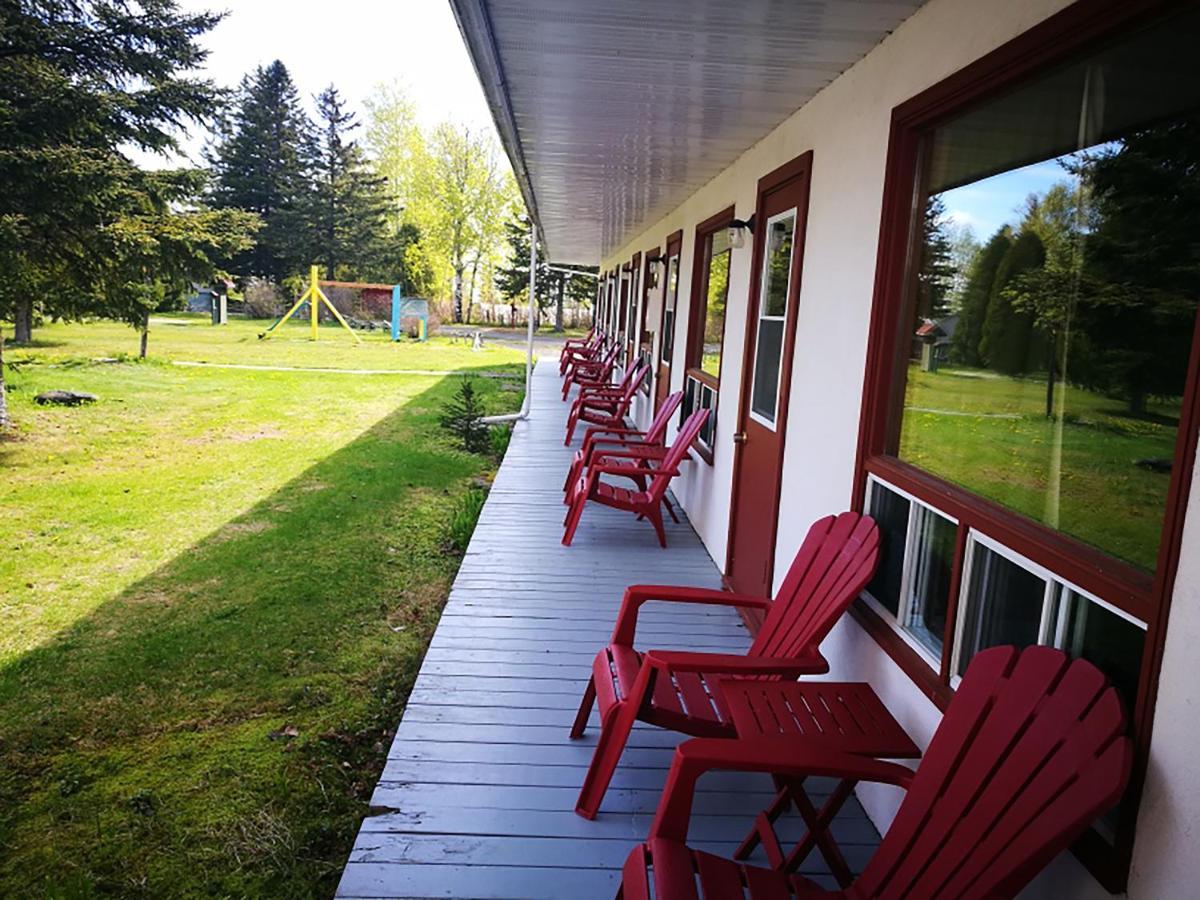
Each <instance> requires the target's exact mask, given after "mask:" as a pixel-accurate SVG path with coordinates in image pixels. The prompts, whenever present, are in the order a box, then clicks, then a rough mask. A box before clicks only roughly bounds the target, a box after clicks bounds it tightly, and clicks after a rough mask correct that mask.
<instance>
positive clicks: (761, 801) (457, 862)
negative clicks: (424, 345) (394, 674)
mask: <svg viewBox="0 0 1200 900" xmlns="http://www.w3.org/2000/svg"><path fill="white" fill-rule="evenodd" d="M531 410H532V412H531V415H530V418H529V419H528V420H527V421H525V422H521V423H518V425H517V426H516V428H515V429H514V433H513V437H512V441H511V443H510V445H509V449H508V453H507V455H506V456H505V459H504V462H503V463H502V465H501V466H500V470H499V472H498V473H497V475H496V479H495V483H494V484H493V486H492V489H491V492H490V493H489V496H488V500H487V503H486V504H485V505H484V508H483V512H482V513H481V515H480V518H479V525H478V527H477V528H476V530H475V533H474V535H473V536H472V539H471V543H470V546H469V547H468V548H467V552H466V554H465V555H464V557H463V563H462V567H461V569H460V571H459V573H458V577H457V578H456V579H455V582H454V585H453V587H452V589H451V592H450V597H449V599H448V600H447V603H446V607H445V611H444V612H443V615H442V618H441V621H440V622H439V624H438V628H437V630H436V632H435V634H434V636H433V639H432V641H431V643H430V646H429V651H428V653H427V655H426V657H425V660H424V662H423V664H422V667H421V672H420V674H419V675H418V677H417V681H416V684H415V685H414V687H413V690H412V693H411V695H410V697H409V701H408V705H407V707H406V709H405V710H404V714H403V717H402V718H401V721H400V725H399V728H398V729H397V731H396V737H395V740H394V742H393V744H392V746H391V748H390V749H389V752H388V760H387V764H386V766H385V768H384V771H383V774H382V777H381V778H380V781H379V784H378V785H377V786H376V788H375V792H374V795H373V797H372V806H373V808H374V809H375V810H376V812H377V814H376V815H372V816H369V817H368V818H367V819H366V820H364V822H363V825H362V828H361V830H360V832H359V835H358V838H357V840H356V841H355V844H354V848H353V850H352V852H351V854H350V859H349V861H348V863H347V865H346V868H345V870H344V872H343V874H342V879H341V883H340V884H339V887H338V896H341V897H356V898H366V897H377V898H382V897H480V898H484V897H486V898H537V897H565V896H571V897H578V898H591V897H611V896H612V895H613V893H614V892H615V890H616V887H617V884H618V883H619V880H620V878H619V873H620V866H621V863H622V862H623V861H624V858H625V856H626V854H627V853H628V852H629V849H630V848H631V847H632V846H633V845H634V843H636V841H638V840H640V839H641V838H643V837H644V836H645V833H646V829H647V827H648V826H649V823H650V819H651V817H652V815H653V812H654V808H655V806H656V804H657V802H658V796H659V792H660V788H661V785H662V782H663V779H664V778H665V775H666V769H667V766H668V765H669V763H670V758H671V752H672V749H673V747H674V746H675V744H676V743H677V742H678V741H679V740H680V738H679V736H678V735H674V734H669V733H667V732H664V731H661V730H659V729H655V728H651V727H649V726H646V725H642V724H639V725H638V726H636V727H635V728H634V731H633V733H632V734H631V735H630V739H629V745H628V749H627V750H626V752H625V755H624V756H623V757H622V761H621V766H620V767H619V768H618V770H617V773H616V775H615V777H614V778H613V782H612V787H611V788H610V790H609V792H608V795H607V797H606V798H605V802H604V805H603V807H602V809H601V812H600V815H599V816H598V817H597V818H596V820H595V821H594V822H587V821H585V820H583V819H581V818H579V817H578V816H576V815H575V814H574V812H573V809H574V803H575V797H576V795H577V792H578V789H579V785H580V784H581V783H582V781H583V774H584V771H585V769H586V767H587V764H588V761H589V760H590V757H591V753H592V748H593V747H594V746H595V739H596V731H595V727H596V718H595V714H593V718H592V722H591V725H590V727H589V730H588V733H587V734H586V735H585V737H584V738H583V739H581V740H579V741H571V740H569V739H568V737H567V730H568V728H569V727H570V724H571V720H572V719H573V717H574V712H575V709H576V708H577V705H578V702H579V696H580V694H581V692H582V690H583V687H584V684H585V683H586V681H587V678H588V675H589V674H590V666H591V661H592V657H593V655H594V654H595V652H596V650H597V649H598V648H599V647H600V646H601V645H602V644H604V643H605V642H606V641H607V639H608V637H609V635H610V634H611V632H612V627H613V620H614V618H615V616H616V612H617V607H618V606H619V604H620V599H621V594H622V592H623V591H624V589H625V587H626V586H627V585H629V584H634V583H638V582H643V583H671V584H688V585H696V586H701V587H720V575H719V573H718V571H717V569H716V567H715V566H714V565H713V562H712V560H711V559H710V558H709V556H708V553H707V552H706V551H705V549H704V547H703V545H702V544H701V543H700V541H699V539H698V538H697V537H696V534H695V532H694V531H693V530H692V528H691V526H690V525H689V524H688V523H687V521H686V519H684V520H683V521H682V522H681V523H678V524H676V523H672V522H670V521H668V522H667V526H666V527H667V540H668V542H669V548H668V549H667V550H662V549H660V548H659V546H658V544H657V542H656V541H655V540H654V534H653V531H652V529H651V528H650V526H649V525H648V524H646V523H645V522H637V521H635V520H634V519H633V518H632V517H631V516H629V515H628V514H627V513H620V512H617V511H614V510H608V509H604V508H601V507H593V508H589V509H588V510H587V512H586V514H585V515H584V518H583V521H582V523H581V524H580V527H579V530H578V532H577V534H576V537H575V542H574V546H572V547H569V548H568V547H563V546H561V544H560V543H559V539H560V538H561V536H562V518H563V514H564V512H565V508H564V507H563V505H562V493H561V484H562V477H563V474H564V473H565V472H566V468H567V464H568V461H569V459H570V455H571V452H572V451H571V450H570V449H568V448H565V447H564V446H563V444H562V435H563V427H564V422H565V419H566V411H567V406H566V404H564V403H563V402H562V401H561V400H560V399H559V381H558V378H557V369H556V366H555V365H554V364H553V362H542V363H540V364H539V365H538V367H537V368H536V370H535V372H534V378H533V393H532V396H531ZM576 445H578V442H577V444H576ZM690 464H691V465H697V463H695V462H693V463H690ZM681 518H682V513H681ZM638 637H639V644H641V645H652V646H657V647H662V648H667V649H703V650H712V651H717V652H739V651H741V650H743V649H744V648H745V647H746V646H747V644H748V642H749V637H748V635H747V632H746V629H745V627H744V626H743V625H742V623H741V621H740V620H739V619H738V617H737V615H736V614H735V613H733V612H732V611H731V610H727V609H722V608H717V607H695V606H678V607H673V606H669V605H667V604H649V605H647V606H646V607H644V608H643V611H642V614H641V616H640V617H639V628H638ZM811 787H812V793H813V795H814V799H818V800H819V799H820V798H821V797H822V795H824V794H825V793H827V792H828V790H829V789H830V785H829V784H828V783H827V782H825V781H823V780H814V781H813V783H812V785H811ZM769 796H770V783H769V781H768V780H767V779H766V778H765V777H763V776H757V775H748V774H741V773H716V774H713V775H710V776H707V777H705V778H704V779H703V780H702V782H701V786H700V791H699V793H698V796H697V800H696V810H695V817H694V821H693V828H692V832H691V835H692V840H693V843H694V844H695V845H696V846H702V847H704V848H705V849H710V850H712V851H713V852H716V853H725V854H728V853H730V852H731V851H732V849H733V848H734V847H735V846H736V844H737V842H738V841H739V840H740V839H741V838H742V837H743V836H744V834H745V832H746V829H747V828H748V827H749V825H750V823H751V820H752V818H753V816H754V815H755V814H756V813H757V812H758V811H759V810H761V809H762V807H763V806H764V805H765V803H766V802H767V800H768V798H769ZM834 834H835V836H837V837H838V839H839V840H840V841H841V842H842V846H843V850H844V852H845V854H846V857H847V859H848V860H849V861H850V863H851V866H852V867H854V868H855V869H856V870H857V869H858V868H860V867H861V866H862V865H863V864H864V863H865V862H866V859H867V858H868V857H869V854H870V852H871V850H872V849H873V848H874V846H875V844H876V843H877V842H878V835H877V833H876V832H875V829H874V827H873V826H872V825H871V823H870V821H869V820H868V819H867V818H866V816H865V814H864V813H863V811H862V808H861V807H860V806H859V805H858V803H857V801H855V800H853V799H852V800H851V801H850V802H849V803H848V804H847V805H846V808H845V809H844V811H843V813H842V814H841V815H840V816H839V818H838V821H837V822H836V823H835V827H834ZM798 836H799V825H798V823H795V822H787V823H784V824H783V825H782V826H781V837H798ZM802 871H803V872H804V873H805V874H807V875H809V876H810V877H814V878H816V879H817V880H818V881H823V880H824V879H825V878H826V877H827V873H826V871H825V869H824V866H823V863H822V861H821V860H820V859H819V858H816V857H810V858H809V860H808V861H807V862H806V863H805V865H804V867H803V868H802Z"/></svg>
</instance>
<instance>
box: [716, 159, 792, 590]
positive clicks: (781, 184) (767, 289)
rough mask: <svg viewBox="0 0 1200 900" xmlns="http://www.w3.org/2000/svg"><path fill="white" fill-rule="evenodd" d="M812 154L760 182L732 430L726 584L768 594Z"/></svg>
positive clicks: (776, 523)
mask: <svg viewBox="0 0 1200 900" xmlns="http://www.w3.org/2000/svg"><path fill="white" fill-rule="evenodd" d="M811 170H812V154H811V153H806V154H804V155H803V156H801V157H800V158H799V159H796V160H793V161H792V162H790V163H788V164H787V165H785V166H783V167H782V168H780V169H778V170H776V171H775V172H772V173H771V174H770V175H767V176H766V177H765V178H763V179H761V180H760V181H759V183H758V205H757V209H756V210H755V223H756V227H755V229H754V231H755V234H754V261H753V265H754V268H753V269H752V271H753V272H754V273H755V276H756V277H754V278H753V279H752V281H751V288H750V302H749V304H748V310H747V316H748V317H749V318H748V321H747V324H746V352H745V362H744V363H743V368H742V397H741V405H740V412H739V416H740V421H739V424H738V430H737V433H736V434H735V435H734V439H733V440H734V446H735V451H736V455H735V457H734V464H733V502H732V505H731V510H732V515H731V516H730V520H729V552H728V557H727V558H726V561H725V572H726V580H727V581H728V582H729V586H730V587H731V588H732V589H733V590H735V591H737V592H739V593H745V594H754V595H757V596H760V597H766V596H770V594H771V580H772V577H773V574H774V573H773V566H774V560H775V532H776V529H777V526H778V521H779V487H780V482H781V480H782V470H783V443H784V437H785V435H786V433H787V398H788V389H789V386H790V384H791V377H792V347H793V345H794V343H795V339H796V314H797V310H796V306H797V299H798V298H799V296H800V272H801V268H802V266H803V261H804V228H805V220H806V218H807V212H808V185H809V175H810V172H811Z"/></svg>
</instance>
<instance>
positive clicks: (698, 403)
mask: <svg viewBox="0 0 1200 900" xmlns="http://www.w3.org/2000/svg"><path fill="white" fill-rule="evenodd" d="M732 218H733V207H730V208H729V209H725V210H722V211H721V212H719V213H717V214H716V215H714V216H712V217H711V218H709V219H707V220H705V221H704V222H701V223H700V224H699V225H697V226H696V244H695V247H696V250H695V255H694V256H693V263H692V294H691V302H690V304H689V305H688V335H687V345H686V346H687V360H686V362H687V369H686V375H685V377H684V385H683V390H684V395H683V405H682V407H681V408H680V414H681V415H682V416H685V417H686V416H689V415H691V413H692V412H694V411H695V410H697V409H707V410H709V411H710V415H709V417H708V419H707V421H705V423H704V428H703V429H701V432H700V434H699V436H698V437H697V439H696V445H697V449H698V451H699V453H700V456H701V457H702V458H704V459H705V460H706V461H708V462H712V459H713V440H714V437H715V434H716V428H717V398H718V394H719V391H720V385H721V353H722V350H723V345H724V341H725V306H726V302H727V300H728V298H729V262H730V258H731V256H732V253H733V246H732V244H731V243H730V241H729V221H730V220H731V219H732Z"/></svg>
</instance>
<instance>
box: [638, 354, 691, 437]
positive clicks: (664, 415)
mask: <svg viewBox="0 0 1200 900" xmlns="http://www.w3.org/2000/svg"><path fill="white" fill-rule="evenodd" d="M647 371H649V370H648V369H647ZM682 402H683V391H676V392H675V393H673V394H668V395H667V396H666V397H665V398H664V399H663V402H662V406H660V407H659V408H658V412H657V413H655V414H654V421H652V422H651V423H650V428H649V430H647V431H646V443H647V444H661V443H662V442H663V441H664V440H665V439H666V437H667V425H668V424H669V423H670V421H671V416H673V415H675V410H677V409H679V404H680V403H682Z"/></svg>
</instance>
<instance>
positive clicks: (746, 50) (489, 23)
mask: <svg viewBox="0 0 1200 900" xmlns="http://www.w3.org/2000/svg"><path fill="white" fill-rule="evenodd" d="M922 2H923V0H737V2H731V0H724V2H718V0H657V2H653V3H647V2H643V0H614V2H610V3H595V2H592V0H450V5H451V7H452V8H453V10H454V15H455V17H456V19H457V20H458V25H459V29H460V30H461V32H462V34H463V38H464V40H465V42H466V45H467V49H468V52H469V53H470V55H471V58H472V61H473V62H474V65H475V69H476V72H477V73H478V75H479V79H480V82H481V83H482V85H483V89H484V92H485V94H486V96H487V101H488V105H489V107H490V108H491V112H492V116H493V118H494V119H495V122H496V126H497V129H498V130H499V133H500V138H501V141H502V142H503V144H504V147H505V150H506V151H507V153H508V156H509V159H510V160H511V161H512V166H513V171H514V172H515V174H516V176H517V181H518V183H519V184H520V187H521V191H522V193H523V194H524V196H525V202H526V205H527V206H528V208H529V210H530V211H531V213H532V214H533V216H534V219H535V221H536V222H537V223H538V224H539V226H540V228H541V230H542V235H543V237H544V239H545V241H546V246H547V249H548V251H549V255H550V259H551V260H552V261H554V262H564V263H584V264H593V263H596V262H598V261H599V260H600V258H601V257H602V256H604V255H606V254H607V253H609V252H611V251H612V250H613V249H614V248H616V247H618V246H620V245H621V244H622V243H624V242H625V241H626V240H628V239H629V237H631V236H632V235H634V234H636V232H637V231H638V230H640V229H642V228H645V227H646V226H647V225H649V224H651V223H653V221H654V220H655V219H657V218H660V217H661V216H663V215H665V214H666V213H668V212H669V211H670V210H671V209H673V208H674V207H675V206H677V205H678V204H679V203H681V202H682V201H683V200H684V199H686V198H687V197H688V196H689V195H690V194H691V193H693V192H694V191H696V190H697V189H698V188H699V187H701V186H702V185H703V184H704V183H705V182H707V181H709V180H710V179H712V178H713V177H714V176H716V175H717V174H718V173H720V172H721V171H722V170H723V169H725V168H727V167H728V166H729V165H730V164H731V163H732V162H733V161H734V160H736V159H737V157H738V156H739V155H740V154H741V153H743V152H744V151H745V150H746V149H747V148H749V147H751V146H752V145H753V144H754V143H755V142H756V141H758V140H760V139H761V138H762V137H764V136H765V135H766V134H768V133H769V132H770V131H771V130H772V129H773V128H775V127H776V126H777V125H779V123H780V122H782V121H783V120H784V119H786V118H787V117H788V116H789V115H791V113H793V112H794V111H795V110H797V109H799V108H800V107H801V106H803V105H804V104H805V103H806V102H807V101H808V100H809V99H810V98H811V97H812V96H813V95H814V94H816V93H817V91H819V90H820V89H821V88H822V87H824V86H825V85H827V84H828V83H829V82H831V81H832V80H833V79H834V78H836V77H837V76H838V75H840V74H841V73H842V72H843V71H845V70H846V69H847V68H849V67H850V66H851V65H853V64H854V63H855V62H856V61H858V60H859V59H860V58H862V57H863V56H864V55H865V54H866V53H867V52H868V51H869V50H870V49H871V48H872V47H874V46H875V45H876V44H877V43H878V42H879V41H881V40H882V39H883V38H884V37H886V36H887V34H888V33H890V32H891V31H892V30H893V29H894V28H895V27H896V26H897V25H899V24H900V23H901V22H902V21H903V20H904V19H905V18H907V17H908V16H909V15H911V14H912V13H913V12H914V11H915V10H916V9H917V7H919V6H920V5H921V3H922Z"/></svg>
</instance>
